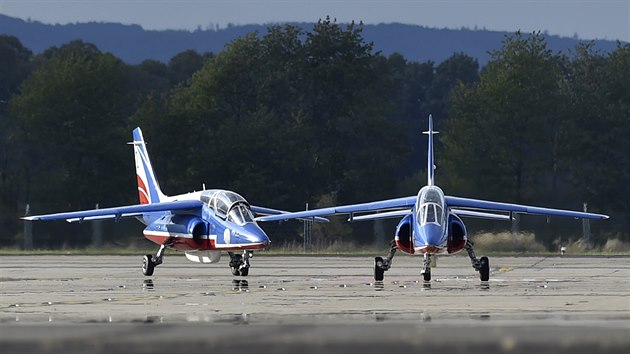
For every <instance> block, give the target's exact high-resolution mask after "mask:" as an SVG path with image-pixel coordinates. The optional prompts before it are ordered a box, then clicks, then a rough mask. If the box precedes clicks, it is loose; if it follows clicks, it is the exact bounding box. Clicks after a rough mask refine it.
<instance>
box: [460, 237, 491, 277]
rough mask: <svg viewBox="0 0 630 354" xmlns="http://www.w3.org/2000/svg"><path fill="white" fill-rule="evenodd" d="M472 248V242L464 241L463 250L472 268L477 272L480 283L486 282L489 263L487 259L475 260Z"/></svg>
mask: <svg viewBox="0 0 630 354" xmlns="http://www.w3.org/2000/svg"><path fill="white" fill-rule="evenodd" d="M473 246H474V243H473V242H472V241H470V240H467V241H466V246H465V248H466V252H468V257H470V262H471V263H472V266H473V268H475V270H476V271H478V272H479V279H481V281H488V280H489V279H490V261H489V260H488V257H481V258H477V256H476V255H475V251H474V250H473Z"/></svg>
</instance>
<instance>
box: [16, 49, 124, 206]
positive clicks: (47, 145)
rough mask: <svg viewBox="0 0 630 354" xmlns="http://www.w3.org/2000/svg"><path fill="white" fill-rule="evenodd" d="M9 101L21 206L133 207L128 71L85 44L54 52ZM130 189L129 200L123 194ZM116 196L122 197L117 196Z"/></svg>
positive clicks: (45, 58)
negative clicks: (17, 155) (128, 144)
mask: <svg viewBox="0 0 630 354" xmlns="http://www.w3.org/2000/svg"><path fill="white" fill-rule="evenodd" d="M38 59H39V62H40V63H41V65H40V67H39V68H38V69H37V70H35V71H34V72H33V74H32V75H31V76H30V77H29V78H28V79H27V80H26V81H25V82H24V84H23V86H22V90H21V93H20V94H19V95H17V96H15V97H14V98H13V99H12V100H11V102H10V109H11V116H12V119H13V121H14V122H15V126H16V128H17V132H16V134H18V136H19V138H18V139H17V140H18V141H19V142H20V149H19V151H20V161H21V162H22V166H21V174H22V176H23V180H24V184H23V185H22V189H21V191H22V194H21V197H20V198H21V200H24V201H28V202H31V203H32V204H33V205H34V206H35V208H37V211H40V212H43V211H52V210H55V211H56V210H67V209H81V208H91V207H93V206H94V205H93V204H92V203H94V202H96V201H98V202H101V205H103V206H105V205H108V204H114V203H120V202H123V201H127V199H126V198H127V196H129V195H132V193H131V192H132V191H133V188H132V186H133V184H132V182H133V174H132V173H129V174H121V173H119V171H121V170H125V171H132V164H131V160H130V158H129V151H128V148H127V147H125V146H124V144H120V142H121V141H125V139H128V136H129V133H128V131H127V124H126V118H127V115H128V114H129V112H130V105H129V104H128V102H127V99H126V93H125V91H124V87H125V80H126V70H125V66H124V64H123V63H122V62H121V61H120V60H118V59H116V58H115V57H114V56H112V55H111V54H103V53H101V52H100V51H99V50H98V49H97V48H96V47H95V46H93V45H91V44H87V43H83V42H80V41H75V42H71V43H69V44H67V45H64V46H61V47H60V48H52V49H50V50H48V51H46V52H44V53H43V54H42V55H41V56H40V57H39V58H38ZM121 185H126V186H129V193H124V192H123V191H121V190H120V186H121ZM114 191H116V192H115V193H114Z"/></svg>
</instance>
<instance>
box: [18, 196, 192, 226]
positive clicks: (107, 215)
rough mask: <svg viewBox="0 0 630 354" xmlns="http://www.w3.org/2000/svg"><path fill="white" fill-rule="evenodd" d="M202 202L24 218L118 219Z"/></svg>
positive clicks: (190, 207) (174, 202) (117, 208)
mask: <svg viewBox="0 0 630 354" xmlns="http://www.w3.org/2000/svg"><path fill="white" fill-rule="evenodd" d="M202 206H203V203H202V202H201V201H199V200H179V201H173V202H162V203H153V204H137V205H128V206H121V207H114V208H104V209H93V210H84V211H72V212H67V213H57V214H46V215H34V216H25V217H23V218H22V219H24V220H44V221H47V220H63V219H65V220H66V221H68V222H77V221H78V222H81V221H87V220H103V219H116V220H118V219H120V218H129V217H136V216H141V215H142V214H144V213H152V212H160V211H178V210H192V209H196V208H201V207H202Z"/></svg>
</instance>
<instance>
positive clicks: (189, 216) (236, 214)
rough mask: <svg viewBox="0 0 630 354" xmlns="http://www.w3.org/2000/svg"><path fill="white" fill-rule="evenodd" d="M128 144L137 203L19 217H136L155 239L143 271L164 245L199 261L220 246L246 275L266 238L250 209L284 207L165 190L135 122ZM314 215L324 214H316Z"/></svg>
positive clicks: (211, 258) (216, 255)
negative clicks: (155, 247) (154, 249)
mask: <svg viewBox="0 0 630 354" xmlns="http://www.w3.org/2000/svg"><path fill="white" fill-rule="evenodd" d="M129 144H131V145H133V149H134V155H135V162H136V175H137V180H138V194H139V197H140V204H137V205H130V206H121V207H114V208H106V209H94V210H85V211H75V212H67V213H58V214H47V215H36V216H28V217H24V218H23V219H25V220H64V219H65V220H66V221H68V222H83V221H88V220H103V219H115V220H116V221H118V220H119V219H121V218H137V219H138V220H140V221H141V222H142V223H144V224H145V225H147V227H146V228H145V229H144V231H143V234H144V236H145V237H146V238H147V239H149V240H151V241H153V242H154V243H156V244H158V245H160V249H159V251H158V252H157V254H156V255H154V256H153V255H150V254H148V255H145V256H144V259H143V263H142V273H143V274H144V275H147V276H149V275H153V271H154V268H155V267H156V266H157V265H159V264H162V261H163V258H164V251H165V249H166V248H172V249H176V250H182V251H184V252H185V254H186V258H187V259H188V260H190V261H193V262H198V263H215V262H218V261H219V260H220V259H221V252H222V251H223V252H227V253H228V255H229V256H230V262H229V265H230V268H231V270H232V274H234V275H241V276H246V275H248V273H249V267H250V258H251V257H252V256H253V251H254V250H259V249H263V248H266V247H267V246H268V245H269V243H270V241H269V238H268V237H267V235H266V234H265V232H264V231H263V230H262V229H261V228H260V227H259V226H258V224H257V223H256V219H255V217H254V215H253V214H256V215H259V216H260V215H275V214H281V213H286V211H282V210H276V209H270V208H264V207H259V206H254V205H250V204H249V203H248V202H247V201H246V200H245V198H243V197H242V196H240V195H238V194H237V193H234V192H232V191H228V190H221V189H211V190H203V191H201V192H192V193H188V194H181V195H176V196H166V195H164V194H163V193H162V191H161V189H160V186H159V184H158V182H157V179H156V177H155V173H154V172H153V167H152V165H151V161H150V160H149V155H148V153H147V149H146V145H145V143H144V138H143V137H142V131H141V130H140V128H136V129H134V131H133V142H132V143H129ZM204 189H205V188H204ZM308 219H309V220H311V217H309V218H308ZM316 221H318V222H327V221H328V220H327V219H324V218H317V219H316ZM237 252H241V254H238V253H237Z"/></svg>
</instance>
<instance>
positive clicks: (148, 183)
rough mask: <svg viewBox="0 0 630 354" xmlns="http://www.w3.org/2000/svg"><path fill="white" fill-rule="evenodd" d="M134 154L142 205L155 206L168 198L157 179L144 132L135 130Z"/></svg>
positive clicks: (138, 129)
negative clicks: (154, 204)
mask: <svg viewBox="0 0 630 354" xmlns="http://www.w3.org/2000/svg"><path fill="white" fill-rule="evenodd" d="M131 144H132V145H133V152H134V156H135V160H136V176H137V179H138V195H139V196H140V204H153V203H159V202H160V201H164V199H165V198H166V196H165V195H164V194H163V193H162V191H161V190H160V185H159V184H158V181H157V178H155V173H154V172H153V166H152V165H151V160H149V154H148V153H147V147H146V145H145V143H144V138H143V137H142V130H140V128H136V129H134V130H133V143H131Z"/></svg>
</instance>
